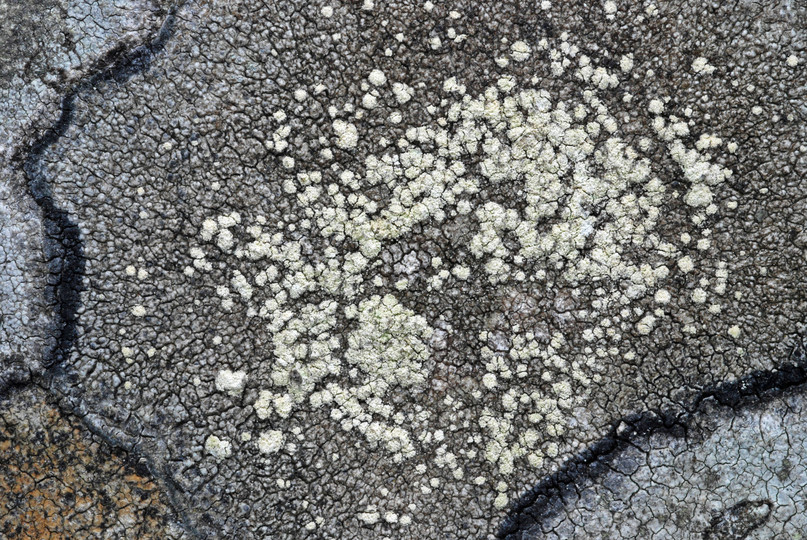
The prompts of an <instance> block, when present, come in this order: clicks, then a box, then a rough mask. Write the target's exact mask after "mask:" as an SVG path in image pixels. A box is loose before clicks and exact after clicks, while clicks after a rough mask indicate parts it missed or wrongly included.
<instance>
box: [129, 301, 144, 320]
mask: <svg viewBox="0 0 807 540" xmlns="http://www.w3.org/2000/svg"><path fill="white" fill-rule="evenodd" d="M132 315H134V316H135V317H145V316H146V308H145V307H143V304H137V305H136V306H134V307H133V308H132Z"/></svg>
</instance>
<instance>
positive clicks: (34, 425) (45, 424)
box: [0, 387, 184, 540]
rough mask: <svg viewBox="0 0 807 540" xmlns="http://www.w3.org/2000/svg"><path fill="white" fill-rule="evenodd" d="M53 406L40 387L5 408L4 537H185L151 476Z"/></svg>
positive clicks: (0, 478) (1, 418)
mask: <svg viewBox="0 0 807 540" xmlns="http://www.w3.org/2000/svg"><path fill="white" fill-rule="evenodd" d="M51 401H52V399H51V398H49V397H48V395H47V394H46V393H45V392H43V391H42V390H40V389H38V388H35V387H34V388H31V389H25V390H19V391H14V392H12V395H11V396H8V397H6V398H3V399H2V401H0V536H2V537H3V538H6V539H8V540H14V539H19V540H22V539H31V540H34V539H36V540H41V539H45V538H48V539H51V538H52V539H55V538H180V537H182V536H183V534H184V533H183V532H182V530H181V529H177V528H176V524H175V523H174V522H173V521H172V520H171V517H170V516H171V515H172V512H171V510H170V508H169V507H168V506H167V505H166V502H165V500H164V496H163V495H161V492H160V490H159V488H158V487H157V485H156V484H155V483H154V482H153V481H152V480H150V479H149V478H148V473H147V472H146V471H144V470H142V469H143V468H142V467H141V468H138V467H136V466H135V464H132V463H130V462H128V460H127V457H126V456H125V455H124V454H122V453H121V452H113V451H111V450H109V447H108V446H107V445H106V444H105V443H104V442H103V441H102V440H100V439H99V438H98V437H96V436H93V435H91V434H90V433H89V432H88V431H87V428H86V427H85V426H84V425H82V424H81V423H80V422H78V421H77V420H76V419H74V418H71V417H66V416H64V415H62V413H61V412H59V410H58V409H57V408H56V407H55V406H54V404H53V403H52V402H51Z"/></svg>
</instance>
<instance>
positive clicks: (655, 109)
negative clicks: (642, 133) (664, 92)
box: [647, 99, 664, 114]
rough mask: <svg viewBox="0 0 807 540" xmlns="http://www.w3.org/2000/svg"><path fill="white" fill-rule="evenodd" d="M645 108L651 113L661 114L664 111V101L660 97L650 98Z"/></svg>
mask: <svg viewBox="0 0 807 540" xmlns="http://www.w3.org/2000/svg"><path fill="white" fill-rule="evenodd" d="M647 110H648V111H650V112H651V113H653V114H661V113H663V112H664V102H663V101H661V100H660V99H651V100H650V104H649V105H648V106H647Z"/></svg>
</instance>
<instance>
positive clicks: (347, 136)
mask: <svg viewBox="0 0 807 540" xmlns="http://www.w3.org/2000/svg"><path fill="white" fill-rule="evenodd" d="M333 131H334V133H336V137H337V139H336V146H338V147H339V148H342V149H343V150H348V149H351V148H355V147H356V145H357V144H358V143H359V131H358V130H357V129H356V126H354V125H353V124H351V123H350V122H345V121H344V120H334V121H333Z"/></svg>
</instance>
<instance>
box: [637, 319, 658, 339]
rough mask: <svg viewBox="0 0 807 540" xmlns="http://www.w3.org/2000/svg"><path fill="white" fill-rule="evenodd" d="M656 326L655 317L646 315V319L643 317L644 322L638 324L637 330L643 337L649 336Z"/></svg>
mask: <svg viewBox="0 0 807 540" xmlns="http://www.w3.org/2000/svg"><path fill="white" fill-rule="evenodd" d="M655 324H656V317H654V316H653V315H645V316H644V317H642V320H640V321H639V322H638V323H636V330H637V331H638V332H639V333H640V334H642V335H643V336H646V335H647V334H649V333H650V332H652V331H653V327H654V326H655Z"/></svg>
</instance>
